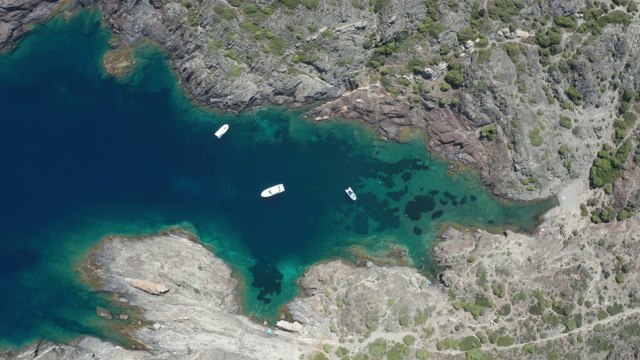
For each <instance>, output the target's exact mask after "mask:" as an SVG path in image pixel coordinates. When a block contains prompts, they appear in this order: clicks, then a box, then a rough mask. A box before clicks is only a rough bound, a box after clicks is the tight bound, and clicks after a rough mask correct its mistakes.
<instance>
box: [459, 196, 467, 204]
mask: <svg viewBox="0 0 640 360" xmlns="http://www.w3.org/2000/svg"><path fill="white" fill-rule="evenodd" d="M466 203H467V197H466V196H465V197H463V198H462V199H460V205H464V204H466Z"/></svg>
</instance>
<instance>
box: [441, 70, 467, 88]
mask: <svg viewBox="0 0 640 360" xmlns="http://www.w3.org/2000/svg"><path fill="white" fill-rule="evenodd" d="M444 81H446V82H447V83H449V84H450V85H451V86H452V87H453V88H454V89H457V88H459V87H460V86H462V84H464V75H462V73H461V72H460V70H458V69H454V70H450V71H448V72H447V75H445V77H444Z"/></svg>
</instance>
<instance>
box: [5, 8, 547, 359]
mask: <svg viewBox="0 0 640 360" xmlns="http://www.w3.org/2000/svg"><path fill="white" fill-rule="evenodd" d="M110 36H111V35H110V33H109V31H108V30H106V29H105V28H104V27H103V26H102V25H101V23H100V17H99V14H98V13H97V12H81V13H79V14H78V15H76V16H75V17H73V18H71V19H70V20H65V19H64V18H62V17H56V18H54V19H53V20H51V21H49V22H48V23H46V24H44V25H42V26H38V27H36V28H35V29H34V31H33V32H32V33H31V34H29V35H28V36H27V37H25V38H24V39H23V40H22V41H21V43H20V44H19V46H17V47H16V49H15V50H13V51H12V52H10V53H5V54H2V55H1V56H0V106H1V107H2V109H3V112H2V114H1V115H0V126H1V129H2V130H1V131H0V160H1V163H2V164H3V170H4V171H3V174H4V175H3V177H2V178H1V180H0V225H1V226H0V245H1V246H2V248H3V251H2V252H0V274H1V275H0V292H1V293H2V294H3V295H2V297H1V298H0V299H2V302H3V303H2V305H1V306H0V319H3V321H2V322H0V346H4V347H14V346H20V345H23V344H25V343H27V342H30V341H32V340H34V339H42V338H44V339H51V340H58V341H68V340H69V339H72V338H73V337H75V336H78V335H81V334H94V335H97V336H101V337H105V338H109V339H112V340H114V341H124V340H123V339H122V337H121V336H120V335H119V334H118V332H117V330H118V328H119V327H121V326H123V325H125V324H124V323H119V322H118V321H111V322H108V321H105V320H102V319H98V318H97V317H96V316H95V307H96V306H103V307H107V308H110V309H112V310H113V311H114V312H116V313H118V312H119V311H131V310H127V309H117V308H116V305H114V304H112V303H110V302H109V301H108V296H107V294H101V293H96V292H92V291H91V290H90V289H88V288H87V287H86V286H85V285H83V284H82V283H81V282H80V279H79V276H78V274H77V272H76V271H75V269H77V266H78V264H79V263H80V262H81V260H82V256H83V255H84V254H85V253H86V252H87V250H88V249H89V248H90V247H91V246H93V245H95V244H97V242H98V240H99V239H100V238H101V237H103V236H105V235H108V234H114V233H115V234H126V235H140V234H146V233H153V232H156V231H159V230H161V229H163V228H166V227H168V226H182V227H185V228H188V229H191V230H193V231H195V232H196V233H197V234H198V235H199V236H200V237H201V238H202V240H203V241H205V242H207V243H209V244H211V245H213V246H214V247H215V249H216V252H217V254H218V256H220V257H221V258H223V259H224V260H226V261H228V262H229V263H230V264H232V266H233V267H234V270H235V271H236V273H237V274H238V276H239V277H240V278H242V279H243V280H244V289H243V290H244V291H243V292H242V305H243V309H244V312H245V313H247V314H249V315H253V316H255V317H257V318H260V319H273V318H274V316H275V314H276V311H277V308H278V306H280V305H282V304H284V303H286V302H287V301H289V300H290V299H291V298H292V297H293V296H295V295H296V293H297V287H296V286H295V280H296V279H297V278H299V277H300V276H301V275H302V274H303V272H304V269H305V268H306V267H307V266H308V265H310V264H312V263H314V262H317V261H320V260H323V259H329V258H334V257H344V258H347V259H353V258H354V254H358V253H361V252H364V253H367V254H369V255H371V256H382V255H384V254H385V253H386V252H388V251H389V249H390V245H394V244H397V245H402V246H404V247H406V248H407V249H408V250H409V259H408V260H409V261H410V262H411V264H412V265H413V266H415V267H417V268H421V269H425V270H427V269H429V267H430V264H429V261H428V256H429V249H430V247H431V242H432V240H433V239H434V236H435V234H436V232H437V230H438V229H439V227H440V226H441V225H442V224H443V223H444V222H455V223H457V224H461V225H464V226H482V227H501V226H511V227H517V228H522V229H532V228H533V226H535V217H536V215H538V214H540V213H541V212H542V211H544V210H546V209H547V208H548V207H549V206H550V203H538V204H529V205H527V204H507V203H505V202H502V201H499V200H497V199H495V198H494V197H492V196H491V195H490V194H489V193H488V192H487V191H486V190H485V189H484V188H483V187H482V186H481V184H480V182H479V181H478V179H477V177H476V176H475V175H474V174H473V173H465V174H462V175H455V176H453V175H450V174H448V172H447V165H446V164H444V163H442V162H440V161H437V160H434V159H430V158H429V154H428V152H427V151H426V150H425V146H424V141H423V140H422V139H421V138H420V136H416V137H415V139H414V140H413V141H412V142H410V143H407V144H395V143H387V142H382V141H379V140H377V139H376V136H375V133H374V132H373V131H372V130H370V129H368V128H366V127H364V126H362V125H360V124H358V123H352V122H342V121H338V120H335V121H329V122H324V123H312V122H309V121H307V120H304V119H300V118H297V117H296V116H295V115H293V114H291V113H287V112H284V111H283V110H281V109H276V108H268V109H263V110H260V111H257V112H255V113H253V114H243V115H237V116H232V115H220V114H216V113H214V112H210V111H207V110H206V109H203V108H200V107H197V106H194V105H193V104H192V103H190V102H189V101H188V99H187V98H186V97H185V95H184V93H183V92H182V91H181V90H180V89H179V88H178V86H177V81H176V77H175V76H174V74H173V73H172V72H171V71H170V69H169V68H168V66H167V61H166V58H165V56H164V55H163V54H162V53H161V52H159V51H158V50H157V49H156V48H154V47H153V46H150V45H142V46H140V48H139V50H138V52H137V53H136V58H137V59H138V64H139V65H138V67H137V69H136V71H135V73H134V74H133V75H132V76H131V77H130V78H128V79H127V80H126V81H122V82H119V81H116V80H114V79H112V78H109V77H107V76H105V75H104V73H103V71H102V69H101V56H102V54H103V53H104V51H105V50H107V49H108V46H107V40H108V39H109V37H110ZM224 123H229V124H230V130H229V131H228V132H227V134H226V135H224V136H223V137H222V138H221V139H217V138H215V137H214V136H213V133H214V132H215V130H217V129H218V127H220V126H221V125H222V124H224ZM463 175H464V176H463ZM278 183H283V184H284V186H285V188H286V191H285V192H284V193H283V194H281V195H278V196H275V197H272V198H268V199H264V198H261V197H260V192H261V191H262V190H263V189H265V188H267V187H269V186H272V185H275V184H278ZM348 186H351V187H352V188H353V189H354V190H355V192H356V193H357V195H358V200H357V201H356V202H353V201H351V200H350V199H349V198H348V197H347V195H346V194H345V192H344V189H345V188H346V187H348Z"/></svg>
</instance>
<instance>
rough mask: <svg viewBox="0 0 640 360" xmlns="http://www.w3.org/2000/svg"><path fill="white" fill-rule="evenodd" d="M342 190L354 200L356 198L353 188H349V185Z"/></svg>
mask: <svg viewBox="0 0 640 360" xmlns="http://www.w3.org/2000/svg"><path fill="white" fill-rule="evenodd" d="M344 191H345V192H346V193H347V195H349V197H350V198H351V200H353V201H356V199H357V197H356V193H354V192H353V190H351V187H349V188H347V189H345V190H344Z"/></svg>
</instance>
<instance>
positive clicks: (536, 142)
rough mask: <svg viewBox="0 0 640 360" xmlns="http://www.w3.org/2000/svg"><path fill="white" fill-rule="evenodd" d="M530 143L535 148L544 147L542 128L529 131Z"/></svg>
mask: <svg viewBox="0 0 640 360" xmlns="http://www.w3.org/2000/svg"><path fill="white" fill-rule="evenodd" d="M529 141H530V142H531V145H533V146H540V145H542V137H541V136H540V128H537V127H536V128H533V129H532V130H531V131H529Z"/></svg>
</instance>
